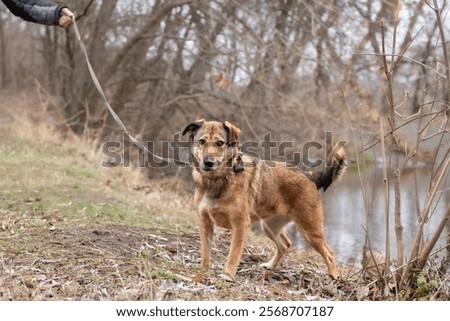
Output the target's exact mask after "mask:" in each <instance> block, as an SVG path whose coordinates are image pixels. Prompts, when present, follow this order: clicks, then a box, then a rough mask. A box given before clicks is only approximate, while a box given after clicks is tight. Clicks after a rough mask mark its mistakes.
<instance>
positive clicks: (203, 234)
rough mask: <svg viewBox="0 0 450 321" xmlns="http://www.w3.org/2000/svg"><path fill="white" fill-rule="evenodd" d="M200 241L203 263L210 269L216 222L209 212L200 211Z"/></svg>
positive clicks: (203, 265)
mask: <svg viewBox="0 0 450 321" xmlns="http://www.w3.org/2000/svg"><path fill="white" fill-rule="evenodd" d="M199 229H200V242H201V257H202V258H201V265H202V268H204V269H209V267H210V264H211V247H212V239H213V234H214V223H213V221H212V220H211V218H210V217H209V214H208V212H206V211H202V212H201V213H200V226H199Z"/></svg>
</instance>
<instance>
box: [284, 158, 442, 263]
mask: <svg viewBox="0 0 450 321" xmlns="http://www.w3.org/2000/svg"><path fill="white" fill-rule="evenodd" d="M365 175H366V177H367V181H368V182H369V184H368V185H367V186H370V190H371V191H370V192H369V194H370V195H371V196H370V197H371V198H372V199H373V205H372V206H371V207H370V209H371V214H370V217H369V223H367V222H366V210H365V205H364V199H363V195H362V188H361V182H360V178H359V175H358V173H356V172H352V171H347V173H346V174H345V175H344V177H343V179H342V180H341V181H340V182H339V183H338V184H336V185H335V186H332V187H330V189H328V190H327V191H326V192H325V193H323V195H322V199H323V206H324V212H325V213H324V215H325V226H324V228H325V235H326V238H327V241H328V243H329V244H330V246H331V248H332V249H333V251H334V252H335V254H336V260H337V261H338V262H340V263H349V262H351V261H353V260H355V259H356V260H357V261H361V258H362V250H363V245H364V242H365V237H366V233H365V229H367V227H368V226H369V229H370V238H371V244H372V248H373V249H375V250H377V251H380V252H382V253H385V252H386V251H385V243H386V242H385V239H386V225H385V213H384V208H385V207H384V190H383V186H382V185H383V182H382V169H381V168H376V167H375V166H374V168H372V169H370V170H368V171H367V172H365ZM414 176H415V171H414V170H405V171H403V173H402V177H401V215H402V225H403V238H404V246H405V256H409V252H410V250H411V246H412V243H413V242H414V238H415V235H416V231H417V227H418V224H417V209H416V188H415V186H416V184H415V178H414ZM448 179H449V180H450V177H448ZM417 181H418V182H419V184H418V185H419V187H418V195H419V197H418V198H419V203H420V209H421V210H422V209H423V207H424V204H425V201H426V196H427V192H428V189H429V183H430V169H420V170H418V172H417ZM374 182H375V184H374ZM448 188H449V183H448V181H447V182H446V185H444V187H441V188H440V191H441V193H440V194H438V195H437V196H439V195H440V200H439V202H436V201H435V202H434V203H433V204H434V206H433V207H432V212H431V213H432V216H431V218H430V220H429V222H428V223H427V224H426V225H425V228H424V237H425V239H428V238H429V237H431V235H432V233H433V232H434V231H435V230H436V227H437V225H438V224H439V221H440V219H441V218H442V216H443V215H444V213H445V210H446V208H447V206H448V204H449V201H450V190H449V189H448ZM372 190H373V191H372ZM449 222H450V221H449ZM394 228H395V222H394V190H393V187H392V188H391V189H390V236H391V257H393V258H395V257H396V255H397V248H396V239H395V230H394ZM289 232H290V236H291V239H292V240H293V243H294V244H296V245H297V247H299V248H309V247H310V246H309V244H307V243H306V242H305V240H304V239H303V237H302V236H301V235H300V234H299V232H297V230H296V229H295V227H294V226H291V227H289ZM448 233H450V223H447V226H446V228H445V229H444V231H443V232H442V234H441V237H440V240H439V241H438V243H437V245H436V246H435V249H436V248H437V247H438V246H443V245H444V244H445V241H446V238H447V234H448Z"/></svg>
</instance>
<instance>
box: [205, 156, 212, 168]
mask: <svg viewBox="0 0 450 321" xmlns="http://www.w3.org/2000/svg"><path fill="white" fill-rule="evenodd" d="M203 164H204V165H205V167H206V168H213V167H214V165H215V162H214V161H213V160H212V159H211V158H206V159H205V160H203Z"/></svg>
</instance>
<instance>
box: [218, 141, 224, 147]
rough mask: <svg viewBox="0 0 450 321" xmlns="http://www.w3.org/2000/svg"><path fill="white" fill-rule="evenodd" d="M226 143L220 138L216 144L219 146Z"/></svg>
mask: <svg viewBox="0 0 450 321" xmlns="http://www.w3.org/2000/svg"><path fill="white" fill-rule="evenodd" d="M224 144H225V142H224V141H223V140H219V141H217V142H216V145H217V146H219V147H222V146H223V145H224Z"/></svg>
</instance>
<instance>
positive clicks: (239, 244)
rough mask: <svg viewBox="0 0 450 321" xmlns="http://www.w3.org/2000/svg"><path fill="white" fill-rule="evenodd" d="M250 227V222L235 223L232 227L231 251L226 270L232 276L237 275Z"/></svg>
mask: <svg viewBox="0 0 450 321" xmlns="http://www.w3.org/2000/svg"><path fill="white" fill-rule="evenodd" d="M248 227H249V224H241V225H234V226H233V227H232V232H231V245H230V253H229V254H228V260H227V263H226V264H225V272H227V273H228V274H229V275H231V276H235V275H236V272H237V267H238V265H239V262H240V261H241V257H242V252H243V251H244V243H245V239H246V237H247V231H248Z"/></svg>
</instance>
